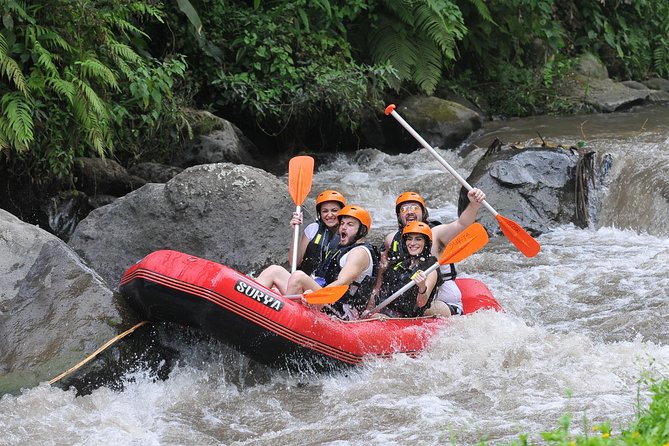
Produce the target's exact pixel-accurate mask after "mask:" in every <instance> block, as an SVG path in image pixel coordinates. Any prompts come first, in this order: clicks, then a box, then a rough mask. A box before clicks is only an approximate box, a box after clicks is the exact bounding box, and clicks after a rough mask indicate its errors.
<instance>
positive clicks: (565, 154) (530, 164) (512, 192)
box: [459, 147, 587, 235]
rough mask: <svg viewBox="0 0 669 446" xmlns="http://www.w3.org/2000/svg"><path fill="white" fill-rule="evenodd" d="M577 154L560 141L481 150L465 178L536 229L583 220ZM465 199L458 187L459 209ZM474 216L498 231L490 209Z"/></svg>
mask: <svg viewBox="0 0 669 446" xmlns="http://www.w3.org/2000/svg"><path fill="white" fill-rule="evenodd" d="M579 158H580V157H579V154H578V153H577V152H575V151H572V150H568V149H563V148H560V147H557V148H543V147H536V148H526V149H513V148H507V149H506V150H501V151H498V152H495V153H492V154H490V155H488V156H484V157H483V158H482V159H481V160H480V161H479V163H478V164H477V165H476V167H475V168H474V170H473V171H472V173H471V175H470V176H469V178H468V180H467V181H468V182H469V184H471V185H472V186H474V187H478V188H480V189H482V190H484V191H485V192H486V195H487V197H488V198H487V200H488V201H489V203H490V204H491V205H492V206H493V208H495V210H496V211H497V212H499V213H500V214H501V215H502V216H504V217H507V218H510V219H511V220H514V221H515V222H517V223H518V224H520V225H521V226H523V227H524V228H525V229H527V230H528V232H530V233H532V234H534V235H537V234H541V233H543V232H546V231H548V230H549V229H550V228H551V227H552V226H555V225H560V224H566V223H577V224H581V225H582V224H583V223H582V221H583V218H581V217H579V216H578V215H577V196H576V190H575V184H576V166H577V165H578V163H579ZM468 203H469V200H468V199H467V194H466V191H465V190H463V191H461V194H460V200H459V211H460V212H462V210H463V209H464V207H465V206H466V205H467V204H468ZM586 212H587V211H586ZM479 217H480V222H481V224H483V226H485V227H486V229H487V230H488V232H489V233H491V234H494V233H499V231H500V228H499V224H498V223H497V221H496V220H495V217H493V215H492V213H490V212H486V211H485V210H484V209H481V211H480V212H479Z"/></svg>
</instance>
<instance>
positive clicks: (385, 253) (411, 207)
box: [372, 188, 485, 316]
mask: <svg viewBox="0 0 669 446" xmlns="http://www.w3.org/2000/svg"><path fill="white" fill-rule="evenodd" d="M467 198H468V199H469V204H468V205H467V207H466V208H465V210H464V211H462V213H461V214H460V216H459V217H458V219H457V220H455V221H453V222H451V223H447V224H436V225H432V224H430V226H431V229H432V255H433V256H435V257H437V258H438V257H439V256H440V255H441V252H442V251H443V250H444V248H445V247H446V245H448V242H450V241H451V240H452V239H453V238H455V236H456V235H458V234H459V233H460V232H462V231H463V230H465V229H466V228H467V227H468V226H469V225H471V224H472V223H474V222H475V221H476V214H477V213H478V210H479V208H480V207H481V202H483V200H485V194H484V193H483V191H482V190H480V189H477V188H473V189H471V190H470V191H469V192H468V193H467ZM395 212H396V214H397V223H398V225H399V231H393V232H390V233H388V234H387V235H386V238H385V244H384V246H383V249H382V252H381V261H380V273H379V280H378V281H377V285H376V287H375V289H374V291H373V292H372V294H373V295H374V296H378V294H379V291H380V286H381V280H380V278H381V277H382V276H383V274H384V271H385V269H386V268H387V266H388V265H390V264H394V263H393V262H396V261H398V260H400V259H403V258H404V257H406V255H407V253H406V250H405V247H404V245H403V243H402V242H401V234H402V229H403V228H404V227H405V226H406V225H407V224H408V223H411V222H413V221H421V222H424V223H428V211H427V206H426V205H425V200H423V197H421V196H420V194H418V193H416V192H404V193H402V194H400V195H399V196H398V197H397V201H396V202H395ZM430 223H431V222H430ZM439 272H440V276H441V278H442V279H443V283H442V284H441V286H440V287H439V290H438V293H437V295H436V296H435V299H434V303H433V305H432V306H434V307H435V308H429V309H428V310H427V312H426V314H428V315H441V316H449V315H455V314H462V313H463V308H462V294H461V293H460V289H459V288H458V287H457V285H456V284H455V281H454V279H455V276H456V272H455V265H452V264H451V265H442V266H441V267H440V268H439ZM437 301H439V302H437Z"/></svg>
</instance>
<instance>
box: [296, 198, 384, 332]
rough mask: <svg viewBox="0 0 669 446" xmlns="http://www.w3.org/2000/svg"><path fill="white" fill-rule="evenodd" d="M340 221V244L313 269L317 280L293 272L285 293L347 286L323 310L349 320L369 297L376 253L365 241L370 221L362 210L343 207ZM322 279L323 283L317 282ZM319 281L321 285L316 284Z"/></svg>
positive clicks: (376, 270) (374, 272)
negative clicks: (334, 301) (346, 289)
mask: <svg viewBox="0 0 669 446" xmlns="http://www.w3.org/2000/svg"><path fill="white" fill-rule="evenodd" d="M337 218H338V220H339V230H338V232H339V239H340V240H339V245H338V246H337V247H336V248H335V249H333V250H330V252H329V253H328V255H327V256H326V257H325V259H324V260H323V262H321V264H320V265H319V266H318V268H316V271H315V272H314V275H315V276H316V278H314V277H312V276H310V275H308V274H306V273H305V272H304V271H295V272H294V273H293V274H291V276H290V278H289V279H288V285H287V293H288V294H303V293H304V292H306V291H309V290H311V291H316V290H318V289H321V288H322V287H323V285H321V284H322V283H324V284H325V286H337V285H349V289H348V291H347V293H346V294H344V296H343V297H342V298H341V299H339V300H338V301H337V302H336V303H334V304H332V305H328V306H326V307H325V308H323V310H324V311H326V312H329V313H331V314H335V315H336V316H338V317H340V318H342V319H346V320H352V319H357V317H358V315H359V313H360V312H361V311H362V310H363V309H364V308H365V306H366V305H367V300H368V297H369V294H370V292H371V290H372V288H373V287H374V283H375V282H376V275H377V274H378V258H377V255H376V250H375V249H374V247H373V246H372V245H370V244H369V243H367V242H366V241H365V237H366V236H367V234H368V233H369V230H370V228H371V226H372V218H371V216H370V215H369V212H367V211H366V210H365V209H363V208H362V207H360V206H357V205H349V206H345V207H344V208H342V210H341V211H339V214H338V215H337ZM319 278H322V279H323V281H321V280H319ZM319 282H320V283H319Z"/></svg>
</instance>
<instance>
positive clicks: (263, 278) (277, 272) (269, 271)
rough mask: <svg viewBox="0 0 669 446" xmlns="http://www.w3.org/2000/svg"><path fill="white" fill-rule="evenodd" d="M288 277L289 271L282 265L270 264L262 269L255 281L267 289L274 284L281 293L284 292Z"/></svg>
mask: <svg viewBox="0 0 669 446" xmlns="http://www.w3.org/2000/svg"><path fill="white" fill-rule="evenodd" d="M289 277H290V273H289V272H288V270H286V268H284V267H283V266H279V265H270V266H268V267H267V268H265V269H264V270H262V272H261V273H260V274H259V275H258V277H257V278H256V282H258V283H259V284H261V285H262V286H264V287H265V288H269V289H271V288H272V287H273V286H275V287H277V289H278V290H279V292H280V293H281V294H286V287H287V285H288V278H289Z"/></svg>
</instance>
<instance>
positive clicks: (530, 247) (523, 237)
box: [385, 104, 541, 257]
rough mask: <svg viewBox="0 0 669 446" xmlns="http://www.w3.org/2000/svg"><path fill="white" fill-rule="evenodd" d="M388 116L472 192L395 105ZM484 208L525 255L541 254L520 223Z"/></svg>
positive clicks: (389, 110) (484, 203)
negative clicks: (398, 111)
mask: <svg viewBox="0 0 669 446" xmlns="http://www.w3.org/2000/svg"><path fill="white" fill-rule="evenodd" d="M385 113H386V115H391V116H392V117H393V118H395V119H396V120H397V122H399V123H400V124H401V125H402V127H404V128H405V129H406V130H407V131H408V132H409V133H411V136H413V137H414V138H416V140H417V141H418V142H419V143H421V145H422V146H423V147H425V148H426V149H427V150H428V151H429V152H430V153H431V154H432V155H433V156H434V157H435V158H437V160H438V161H439V162H440V163H441V164H442V165H443V166H444V167H445V168H446V170H448V171H449V172H450V173H451V175H453V176H454V177H455V178H456V179H457V180H458V181H459V182H460V184H462V185H463V186H464V187H465V188H467V190H472V189H473V187H472V186H470V185H469V183H467V181H466V180H465V179H464V178H462V177H461V176H460V174H458V173H457V172H456V171H455V169H453V168H452V167H451V166H450V165H449V164H448V163H447V162H446V160H445V159H444V158H443V157H441V156H440V155H439V154H438V153H437V151H436V150H434V149H433V148H432V146H430V145H429V144H428V143H427V141H425V140H424V139H423V137H422V136H420V135H419V134H418V133H417V132H416V131H415V130H414V129H413V128H412V127H411V126H410V125H409V124H408V123H407V122H406V121H405V120H404V118H402V117H401V116H400V115H399V113H397V112H396V111H395V104H390V105H389V106H388V107H386V111H385ZM482 204H483V206H485V208H486V209H488V210H489V211H490V212H491V213H492V215H493V216H494V217H495V219H497V224H499V226H500V228H501V229H502V233H503V234H504V235H505V236H506V237H507V238H508V239H509V240H510V241H511V243H513V244H514V245H516V247H517V248H518V249H519V250H520V252H522V253H523V254H525V255H526V256H527V257H534V256H535V255H537V254H538V253H539V250H540V249H541V247H540V246H539V243H538V242H537V241H536V240H535V239H534V238H532V236H531V235H530V234H528V233H527V231H525V229H523V228H522V226H520V225H519V224H518V223H516V222H515V221H513V220H510V219H508V218H506V217H503V216H502V215H500V214H499V212H497V211H496V210H495V209H494V208H493V207H492V206H490V204H488V202H487V201H485V200H483V202H482Z"/></svg>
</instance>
